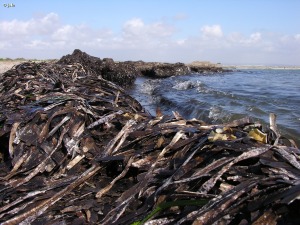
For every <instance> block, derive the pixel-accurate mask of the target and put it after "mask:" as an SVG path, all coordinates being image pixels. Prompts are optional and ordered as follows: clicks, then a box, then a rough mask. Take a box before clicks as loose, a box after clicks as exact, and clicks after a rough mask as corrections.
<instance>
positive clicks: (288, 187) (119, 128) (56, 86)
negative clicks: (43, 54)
mask: <svg viewBox="0 0 300 225" xmlns="http://www.w3.org/2000/svg"><path fill="white" fill-rule="evenodd" d="M0 82H1V86H0V101H1V108H0V147H1V149H0V151H1V159H0V177H1V178H0V179H1V180H0V222H1V224H19V223H20V224H144V223H146V224H212V223H215V222H217V223H216V224H249V223H253V224H299V222H300V221H299V220H300V219H299V216H298V215H299V200H298V199H297V198H298V196H299V195H300V180H299V178H300V163H299V161H300V158H299V157H300V151H299V149H298V148H296V147H295V146H293V142H292V141H286V140H284V139H283V138H282V137H281V136H280V133H279V132H278V130H277V129H276V123H275V118H274V115H272V116H271V124H270V129H269V130H268V131H262V127H261V125H260V124H258V123H253V122H252V121H251V119H249V118H244V119H240V120H237V121H233V122H231V123H228V124H222V125H206V124H205V123H204V122H202V121H199V120H196V119H192V120H185V119H184V118H182V117H181V116H180V115H179V114H178V113H176V112H174V115H173V116H172V117H171V116H163V115H161V114H160V113H159V112H158V113H157V115H156V117H152V116H150V115H148V114H147V113H145V112H144V111H143V109H142V107H141V106H140V104H139V103H138V102H137V101H135V100H134V99H132V98H131V97H130V96H128V95H126V93H125V92H124V90H123V89H122V88H120V87H118V86H116V85H114V84H113V83H111V82H108V81H106V80H104V79H102V78H101V77H97V76H96V75H94V74H93V75H91V73H89V71H86V70H85V69H84V68H83V66H82V65H80V64H78V63H77V64H72V65H58V64H47V63H40V64H35V63H24V64H21V65H18V66H17V67H15V68H14V69H12V70H10V71H7V72H6V73H5V74H3V76H2V77H1V81H0ZM283 141H286V142H291V146H289V147H288V146H284V145H283V144H282V143H283Z"/></svg>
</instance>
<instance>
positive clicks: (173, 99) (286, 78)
mask: <svg viewBox="0 0 300 225" xmlns="http://www.w3.org/2000/svg"><path fill="white" fill-rule="evenodd" d="M299 83H300V71H298V70H294V71H285V70H280V71H276V70H250V71H236V72H232V73H228V74H227V75H219V74H210V75H206V76H201V75H196V74H190V75H186V76H172V77H169V78H165V79H146V78H144V77H139V78H138V79H137V80H136V84H135V86H134V87H133V88H132V89H131V90H129V92H130V94H131V95H133V97H135V98H136V99H137V100H138V101H140V102H141V104H142V105H143V106H144V107H145V108H146V110H148V111H149V112H150V113H151V114H155V110H156V108H157V107H160V108H161V110H162V112H163V113H164V114H169V115H170V114H172V111H178V112H179V113H180V114H181V115H183V116H184V117H185V118H188V119H189V118H197V119H201V120H204V121H206V122H208V123H220V122H222V123H224V122H228V121H231V120H233V119H239V118H242V117H245V116H251V117H253V118H254V119H255V120H258V121H259V122H262V123H265V124H268V123H269V113H271V112H272V113H275V114H277V115H278V125H279V127H282V128H283V127H285V128H286V129H285V130H284V132H286V133H287V136H290V137H291V138H293V139H296V140H297V139H299V138H298V136H300V131H299V127H300V120H299V118H300V95H299V93H300V89H299V87H298V85H297V84H299ZM299 142H300V141H299Z"/></svg>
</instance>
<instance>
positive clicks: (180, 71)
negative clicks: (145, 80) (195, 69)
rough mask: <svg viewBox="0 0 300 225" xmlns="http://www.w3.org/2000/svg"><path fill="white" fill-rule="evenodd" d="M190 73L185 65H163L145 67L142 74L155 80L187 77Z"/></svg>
mask: <svg viewBox="0 0 300 225" xmlns="http://www.w3.org/2000/svg"><path fill="white" fill-rule="evenodd" d="M189 72H190V70H189V68H188V67H187V66H186V65H185V64H183V63H175V64H171V63H163V64H157V65H153V66H149V67H147V66H145V67H144V69H142V70H141V73H142V74H143V75H144V76H148V77H154V78H164V77H170V76H179V75H185V74H188V73H189Z"/></svg>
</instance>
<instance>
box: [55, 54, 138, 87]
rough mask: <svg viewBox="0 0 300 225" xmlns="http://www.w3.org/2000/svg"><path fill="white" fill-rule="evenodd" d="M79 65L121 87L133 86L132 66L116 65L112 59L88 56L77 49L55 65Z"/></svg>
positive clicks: (135, 73) (135, 72) (133, 70)
mask: <svg viewBox="0 0 300 225" xmlns="http://www.w3.org/2000/svg"><path fill="white" fill-rule="evenodd" d="M74 63H79V64H81V65H82V66H83V68H84V69H85V70H86V71H88V72H89V73H92V74H94V75H98V76H102V77H103V78H104V79H106V80H109V81H112V82H114V83H116V84H118V85H121V86H127V85H130V84H133V83H134V81H135V77H136V76H137V73H138V72H137V71H136V69H135V68H134V66H133V65H130V64H126V63H117V62H114V60H113V59H110V58H104V59H103V60H101V59H100V58H98V57H94V56H90V55H88V54H87V53H85V52H82V51H81V50H79V49H75V50H74V52H73V53H72V54H71V55H66V56H63V57H62V58H61V59H60V60H59V61H57V64H63V65H68V64H74Z"/></svg>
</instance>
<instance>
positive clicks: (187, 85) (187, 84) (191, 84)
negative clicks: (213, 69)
mask: <svg viewBox="0 0 300 225" xmlns="http://www.w3.org/2000/svg"><path fill="white" fill-rule="evenodd" d="M202 85H203V83H202V82H201V81H191V80H188V81H183V82H177V84H175V85H174V86H173V87H172V88H174V89H176V90H180V91H181V90H187V89H192V88H197V87H201V86H202Z"/></svg>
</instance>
